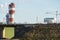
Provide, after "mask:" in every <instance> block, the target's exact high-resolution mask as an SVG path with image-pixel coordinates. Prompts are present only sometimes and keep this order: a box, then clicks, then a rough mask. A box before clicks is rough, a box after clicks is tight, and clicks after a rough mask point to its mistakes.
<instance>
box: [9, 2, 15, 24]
mask: <svg viewBox="0 0 60 40" xmlns="http://www.w3.org/2000/svg"><path fill="white" fill-rule="evenodd" d="M14 13H15V4H14V3H11V4H9V24H14Z"/></svg>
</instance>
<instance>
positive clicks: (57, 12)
mask: <svg viewBox="0 0 60 40" xmlns="http://www.w3.org/2000/svg"><path fill="white" fill-rule="evenodd" d="M58 15H59V14H58V11H56V23H57V16H58Z"/></svg>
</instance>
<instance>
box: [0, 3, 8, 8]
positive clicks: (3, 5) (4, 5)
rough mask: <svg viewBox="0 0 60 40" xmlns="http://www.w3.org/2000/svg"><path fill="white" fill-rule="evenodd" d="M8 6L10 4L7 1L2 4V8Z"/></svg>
mask: <svg viewBox="0 0 60 40" xmlns="http://www.w3.org/2000/svg"><path fill="white" fill-rule="evenodd" d="M7 6H8V4H7V3H5V4H0V8H3V7H7Z"/></svg>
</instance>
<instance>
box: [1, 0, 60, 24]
mask: <svg viewBox="0 0 60 40" xmlns="http://www.w3.org/2000/svg"><path fill="white" fill-rule="evenodd" d="M12 2H13V3H15V5H16V7H15V11H16V12H15V14H14V15H15V16H14V19H15V22H16V23H36V22H38V23H44V18H47V17H48V18H56V15H55V14H56V11H58V14H59V13H60V0H0V22H6V17H5V16H6V14H7V12H8V10H9V9H8V4H10V3H12ZM47 12H48V13H49V14H46V13H47ZM59 17H60V15H58V18H57V20H60V18H59Z"/></svg>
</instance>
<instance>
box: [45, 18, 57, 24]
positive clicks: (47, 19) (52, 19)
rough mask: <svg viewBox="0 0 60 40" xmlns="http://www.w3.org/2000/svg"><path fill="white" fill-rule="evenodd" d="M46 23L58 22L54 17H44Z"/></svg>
mask: <svg viewBox="0 0 60 40" xmlns="http://www.w3.org/2000/svg"><path fill="white" fill-rule="evenodd" d="M44 23H56V19H54V18H44Z"/></svg>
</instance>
